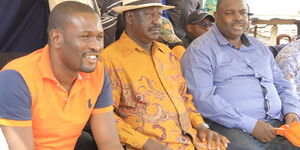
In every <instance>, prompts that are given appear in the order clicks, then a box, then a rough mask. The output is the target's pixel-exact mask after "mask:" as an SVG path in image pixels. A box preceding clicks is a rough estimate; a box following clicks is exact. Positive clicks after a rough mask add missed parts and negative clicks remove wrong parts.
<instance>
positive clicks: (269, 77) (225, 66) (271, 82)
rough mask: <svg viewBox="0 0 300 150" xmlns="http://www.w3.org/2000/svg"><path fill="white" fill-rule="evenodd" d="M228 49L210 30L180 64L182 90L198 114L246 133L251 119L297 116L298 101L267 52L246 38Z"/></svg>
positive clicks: (263, 47)
mask: <svg viewBox="0 0 300 150" xmlns="http://www.w3.org/2000/svg"><path fill="white" fill-rule="evenodd" d="M241 39H242V43H243V44H242V46H241V47H240V48H239V49H236V48H234V46H233V45H231V44H230V43H229V42H228V41H227V40H226V39H225V38H224V37H223V36H222V35H221V33H220V32H219V30H218V28H217V27H216V26H214V27H212V30H210V31H208V32H207V33H206V34H204V35H202V36H200V37H199V38H197V39H195V40H194V41H193V42H192V43H191V45H190V46H189V47H188V48H187V50H186V52H185V54H184V56H183V57H182V60H181V68H182V71H183V74H184V76H185V78H186V80H187V84H188V90H189V92H190V93H191V94H192V95H193V96H194V102H195V105H196V107H197V109H198V110H199V111H200V112H201V114H202V115H203V116H204V117H206V118H209V119H211V120H213V121H215V122H217V123H219V124H222V125H224V126H226V127H229V128H238V129H241V130H243V131H244V132H247V133H252V130H253V129H254V127H255V125H256V122H257V120H264V121H269V120H271V119H280V120H283V116H284V115H285V114H287V113H290V112H293V113H296V114H298V116H299V108H300V102H299V101H298V100H297V99H296V97H294V96H293V95H292V90H291V85H290V84H289V82H288V81H287V80H286V79H285V78H283V76H282V73H281V71H280V69H279V68H278V66H277V65H276V63H275V61H274V58H273V55H272V53H271V52H270V50H269V49H268V48H267V47H266V46H265V45H264V44H263V43H262V42H260V41H258V40H257V39H255V38H253V37H250V36H248V35H246V34H244V35H243V36H242V38H241Z"/></svg>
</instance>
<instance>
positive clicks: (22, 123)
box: [0, 118, 32, 127]
mask: <svg viewBox="0 0 300 150" xmlns="http://www.w3.org/2000/svg"><path fill="white" fill-rule="evenodd" d="M0 125H3V126H12V127H30V126H32V121H31V120H28V121H27V120H26V121H24V120H22V121H20V120H10V119H3V118H0Z"/></svg>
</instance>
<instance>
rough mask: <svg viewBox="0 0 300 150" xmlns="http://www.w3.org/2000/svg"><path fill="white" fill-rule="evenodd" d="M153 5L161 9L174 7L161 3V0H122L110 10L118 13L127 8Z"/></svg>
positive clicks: (132, 8)
mask: <svg viewBox="0 0 300 150" xmlns="http://www.w3.org/2000/svg"><path fill="white" fill-rule="evenodd" d="M153 6H158V7H161V8H162V9H163V10H167V9H171V8H174V6H167V5H163V4H162V3H161V0H123V5H122V6H117V7H114V8H112V10H113V11H115V12H117V13H118V14H120V13H123V12H125V11H128V10H134V9H140V8H146V7H153Z"/></svg>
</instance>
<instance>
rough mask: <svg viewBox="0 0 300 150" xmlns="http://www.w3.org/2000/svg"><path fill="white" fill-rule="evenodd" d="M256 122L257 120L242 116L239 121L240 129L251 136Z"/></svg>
mask: <svg viewBox="0 0 300 150" xmlns="http://www.w3.org/2000/svg"><path fill="white" fill-rule="evenodd" d="M256 122H257V119H254V118H252V117H249V116H244V117H243V118H242V119H241V124H240V129H241V130H242V131H244V132H247V133H249V134H251V133H252V131H253V129H254V127H255V125H256Z"/></svg>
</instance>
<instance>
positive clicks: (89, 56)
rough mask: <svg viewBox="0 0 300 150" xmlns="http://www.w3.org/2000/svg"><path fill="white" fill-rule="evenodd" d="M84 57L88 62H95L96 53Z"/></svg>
mask: <svg viewBox="0 0 300 150" xmlns="http://www.w3.org/2000/svg"><path fill="white" fill-rule="evenodd" d="M86 58H87V60H88V61H89V62H90V63H96V62H97V60H98V58H97V56H96V55H88V56H86Z"/></svg>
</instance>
